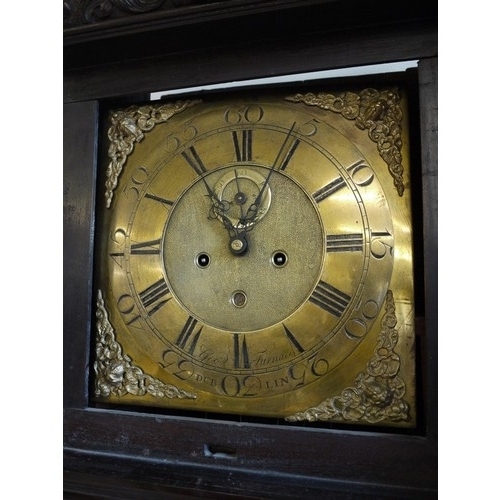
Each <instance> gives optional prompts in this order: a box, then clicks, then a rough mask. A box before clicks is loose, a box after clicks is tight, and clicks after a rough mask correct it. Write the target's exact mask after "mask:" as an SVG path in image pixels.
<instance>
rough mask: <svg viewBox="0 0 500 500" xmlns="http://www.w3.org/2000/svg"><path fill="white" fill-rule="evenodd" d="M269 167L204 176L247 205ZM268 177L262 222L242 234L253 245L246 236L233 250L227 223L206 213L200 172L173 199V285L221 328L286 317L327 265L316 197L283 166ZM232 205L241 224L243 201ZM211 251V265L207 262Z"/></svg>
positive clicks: (169, 227)
mask: <svg viewBox="0 0 500 500" xmlns="http://www.w3.org/2000/svg"><path fill="white" fill-rule="evenodd" d="M268 172H269V169H268V168H265V167H249V168H248V169H243V168H238V186H236V178H235V173H234V168H233V167H223V168H220V169H218V170H215V171H214V172H210V173H208V174H206V175H205V180H206V181H207V182H208V183H209V184H210V185H214V186H216V188H215V189H214V191H216V192H217V193H218V194H217V195H218V196H221V197H222V196H223V197H224V199H229V200H233V199H234V196H235V195H237V194H238V193H241V192H244V193H245V195H248V198H249V199H248V200H247V202H245V203H244V205H243V206H244V207H246V206H247V205H248V204H249V203H253V200H252V199H251V197H253V196H255V197H256V196H257V194H258V192H259V191H260V190H261V189H262V187H261V186H260V185H259V183H261V182H262V183H263V182H264V181H265V175H267V173H268ZM268 184H269V185H266V190H267V189H269V191H268V192H267V191H266V190H265V192H266V196H265V198H264V200H265V201H264V202H263V205H261V206H262V207H263V209H262V211H261V212H260V215H259V218H258V219H256V220H258V222H257V223H256V224H255V225H254V227H252V229H251V231H250V230H249V231H247V232H246V234H245V238H246V239H248V249H247V250H246V251H242V253H241V254H238V249H239V247H240V246H241V244H242V241H241V235H239V236H236V237H234V238H233V239H232V240H231V241H230V245H231V249H229V248H228V233H227V229H226V227H225V226H224V224H222V223H221V221H220V220H219V219H216V218H215V219H209V218H208V217H207V212H208V204H209V200H208V199H207V196H206V188H205V185H204V183H203V182H202V180H200V179H198V180H196V181H195V182H194V183H193V184H192V185H191V186H190V187H188V188H187V189H186V191H185V192H184V193H183V194H182V196H181V197H180V198H179V200H178V201H177V202H176V204H175V205H174V206H173V208H172V211H171V213H170V216H169V218H168V221H167V224H166V226H165V230H164V235H163V245H162V248H163V262H164V268H165V275H166V277H167V281H168V286H169V290H171V292H172V295H174V297H176V298H177V300H178V302H179V303H180V304H181V305H182V306H183V307H184V308H185V309H186V310H187V312H188V313H189V314H190V315H191V316H193V317H194V318H196V319H198V320H200V321H202V322H203V323H205V324H207V325H210V326H213V327H215V328H218V329H220V330H226V331H229V332H251V331H256V330H261V329H264V328H267V327H269V326H272V325H275V324H277V323H279V322H281V321H283V320H284V319H285V318H287V317H288V316H290V315H291V314H292V313H293V312H294V311H296V310H297V309H298V308H299V307H300V306H301V305H302V304H303V303H304V302H305V301H306V300H308V298H309V296H310V294H311V292H312V290H313V289H314V288H315V286H316V285H317V283H318V280H319V277H320V274H321V271H322V268H323V260H324V251H323V249H324V241H325V235H324V229H323V225H322V223H321V219H320V215H319V213H318V210H317V208H316V205H315V203H314V202H313V200H312V198H311V197H310V196H309V195H308V194H307V193H306V192H305V190H304V189H303V188H302V187H301V186H300V185H299V184H297V183H296V182H295V181H293V180H292V179H291V177H289V176H288V175H286V174H284V173H280V172H276V173H275V174H274V175H273V176H272V178H271V180H270V181H269V183H268ZM238 187H239V188H240V189H238ZM271 192H272V197H273V201H272V203H270V198H271ZM228 193H229V195H228ZM232 209H233V210H234V214H235V215H234V220H235V224H237V223H238V220H239V214H240V206H236V205H235V206H233V207H232ZM231 215H232V213H231V214H230V215H228V217H230V216H231ZM186 241H189V242H190V244H189V245H188V246H186V244H185V242H186ZM233 246H234V249H233ZM206 256H210V260H209V264H210V265H203V264H206V263H207V262H208V259H207V258H206Z"/></svg>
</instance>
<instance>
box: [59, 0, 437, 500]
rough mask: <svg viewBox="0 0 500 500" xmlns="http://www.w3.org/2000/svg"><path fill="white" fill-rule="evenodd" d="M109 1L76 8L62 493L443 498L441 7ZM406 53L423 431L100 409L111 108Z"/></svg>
mask: <svg viewBox="0 0 500 500" xmlns="http://www.w3.org/2000/svg"><path fill="white" fill-rule="evenodd" d="M94 3H95V2H94ZM97 3H100V4H102V5H101V7H102V10H101V11H100V13H101V14H100V16H97V15H96V10H95V9H94V11H91V9H90V6H91V5H90V4H91V2H76V1H74V2H66V3H65V8H66V11H65V29H64V100H65V104H64V498H68V499H83V498H95V499H99V498H120V499H139V498H140V499H143V498H148V499H151V500H154V499H164V498H168V499H177V498H179V499H180V498H217V499H222V498H245V499H250V498H300V499H305V498H315V497H321V498H346V499H347V498H356V499H361V498H405V499H408V498H418V499H423V498H436V497H437V133H436V129H437V126H436V123H437V112H436V108H437V2H427V1H424V2H418V3H413V2H412V3H411V5H410V3H408V2H401V1H399V2H397V1H393V0H382V1H381V2H372V1H367V0H350V1H347V0H336V1H319V0H318V1H305V0H295V1H293V0H288V1H285V0H276V1H257V0H230V1H225V2H222V1H220V2H200V1H196V0H194V1H177V2H175V1H169V2H156V3H155V2H150V9H149V10H148V11H145V10H146V9H143V12H136V11H137V9H136V11H134V10H133V9H130V8H128V7H126V5H129V6H130V5H131V4H134V3H135V4H138V5H139V4H141V2H110V1H108V2H106V1H102V2H97ZM146 4H147V2H142V5H146ZM120 6H121V7H120ZM105 7H106V8H107V9H108V11H106V12H108V14H107V17H105V16H104V12H105ZM92 12H93V17H92V15H91V14H92ZM396 61H417V64H416V68H415V69H414V70H412V71H409V72H407V73H408V74H407V75H405V76H404V79H405V81H406V82H407V83H408V85H409V87H410V88H411V89H412V98H413V101H412V102H413V103H414V105H413V106H412V109H411V114H412V116H413V121H412V123H413V125H412V129H413V133H412V148H413V150H414V151H413V153H412V166H413V170H414V171H415V172H416V174H415V175H414V176H413V177H414V178H413V179H412V182H413V195H414V198H415V200H414V212H415V221H414V228H415V240H416V256H417V260H416V276H415V286H416V294H417V297H418V302H417V304H418V305H417V311H416V313H417V314H416V316H417V318H416V319H417V343H416V348H417V351H416V358H417V362H418V370H417V375H418V381H417V390H418V395H419V396H418V415H419V416H418V422H417V426H416V428H414V429H410V430H394V429H389V428H377V427H373V428H368V427H367V428H365V427H349V426H341V425H334V424H331V425H314V424H303V425H292V424H286V423H283V422H270V421H269V420H266V419H255V418H248V419H243V418H241V419H238V418H235V417H228V416H224V415H217V416H213V415H198V414H182V413H180V412H165V411H156V410H145V409H142V410H140V409H136V408H126V407H125V408H118V407H116V406H115V407H103V406H102V405H101V406H96V405H95V404H93V403H92V398H91V395H92V384H91V381H92V370H91V366H92V356H93V354H92V347H91V346H92V344H91V342H92V338H93V330H92V329H93V326H94V318H93V309H94V308H93V266H94V242H95V241H94V235H95V230H96V226H95V224H96V204H97V200H96V196H97V194H96V193H97V192H98V191H99V188H98V177H99V172H98V168H97V166H98V165H99V164H100V163H101V162H102V161H103V155H104V154H105V152H103V151H102V148H101V147H100V141H101V138H102V136H103V126H104V117H103V114H104V112H105V111H106V110H107V109H108V108H109V106H110V105H111V104H116V103H120V104H127V103H131V102H136V101H141V100H146V99H147V98H148V95H149V93H151V92H156V91H163V90H168V89H182V88H188V87H198V86H207V85H211V84H217V83H222V82H234V81H244V80H248V79H257V78H265V77H270V76H279V75H289V74H300V73H307V72H313V71H321V70H327V69H340V68H349V67H358V66H365V65H371V64H380V63H390V62H396ZM402 78H403V77H402ZM299 79H300V77H299ZM367 81H369V79H368V80H367Z"/></svg>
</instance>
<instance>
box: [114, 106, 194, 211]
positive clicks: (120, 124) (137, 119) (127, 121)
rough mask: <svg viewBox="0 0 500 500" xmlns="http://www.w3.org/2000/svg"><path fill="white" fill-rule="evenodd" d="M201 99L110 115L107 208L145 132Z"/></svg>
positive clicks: (132, 107) (116, 112)
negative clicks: (126, 163) (121, 175)
mask: <svg viewBox="0 0 500 500" xmlns="http://www.w3.org/2000/svg"><path fill="white" fill-rule="evenodd" d="M200 102H201V101H200V100H192V101H176V102H171V103H168V104H159V105H148V106H140V107H139V106H131V107H129V108H127V109H125V110H119V111H115V112H113V113H112V114H111V117H110V120H111V127H110V128H109V130H108V138H109V140H110V142H111V144H110V146H109V149H108V155H109V157H110V158H111V162H110V163H109V165H108V169H107V171H106V176H107V181H106V193H105V195H104V196H105V198H106V206H107V207H108V208H109V207H110V206H111V201H112V199H113V191H114V189H115V187H116V185H117V184H118V177H119V176H120V174H121V172H122V169H123V165H124V164H125V162H126V161H127V157H128V155H129V154H130V153H132V151H133V149H134V145H135V143H136V142H140V141H142V139H144V132H148V131H150V130H151V129H152V128H153V127H154V126H155V125H156V124H157V123H162V122H166V121H167V120H169V119H170V118H171V117H172V116H173V115H175V114H177V113H181V112H182V111H184V110H185V109H186V108H189V107H191V106H193V105H195V104H198V103H200Z"/></svg>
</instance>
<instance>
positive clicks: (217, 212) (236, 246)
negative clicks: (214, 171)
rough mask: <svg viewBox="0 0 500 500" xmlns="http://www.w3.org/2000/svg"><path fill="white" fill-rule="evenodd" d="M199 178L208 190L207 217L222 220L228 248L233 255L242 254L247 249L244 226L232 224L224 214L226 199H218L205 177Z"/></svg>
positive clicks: (227, 205) (227, 206) (226, 205)
mask: <svg viewBox="0 0 500 500" xmlns="http://www.w3.org/2000/svg"><path fill="white" fill-rule="evenodd" d="M201 179H202V180H203V183H204V184H205V188H206V190H207V192H208V196H209V198H210V202H211V207H210V211H209V218H211V219H215V218H218V219H221V220H222V223H223V224H224V227H225V228H226V230H227V232H228V233H229V250H230V251H231V253H232V254H233V255H243V254H244V253H245V252H246V251H247V249H248V241H247V238H246V230H245V228H242V229H241V230H238V229H237V228H236V227H234V226H233V223H232V222H231V220H230V219H229V217H228V216H227V215H226V212H227V211H228V210H229V202H228V201H226V200H219V198H217V196H216V194H215V193H214V191H213V190H212V188H211V187H210V186H209V185H208V182H207V181H206V179H205V177H204V176H202V178H201Z"/></svg>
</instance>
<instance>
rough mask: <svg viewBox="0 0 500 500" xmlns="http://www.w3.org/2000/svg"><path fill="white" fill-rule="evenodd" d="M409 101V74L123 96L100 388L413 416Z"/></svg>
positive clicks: (334, 413) (201, 401) (240, 408)
mask: <svg viewBox="0 0 500 500" xmlns="http://www.w3.org/2000/svg"><path fill="white" fill-rule="evenodd" d="M406 115H407V111H406V100H405V97H404V92H403V91H402V90H401V89H395V88H391V89H382V90H374V89H365V90H363V91H360V92H344V93H339V94H338V95H334V94H331V93H318V94H314V93H310V92H309V93H307V92H306V93H300V94H294V95H290V94H289V93H288V94H281V95H277V94H272V95H270V94H269V95H267V96H266V95H263V96H259V95H258V94H255V95H252V97H245V96H241V95H225V96H223V97H217V96H210V95H207V96H204V98H203V100H192V101H176V102H175V103H170V104H169V103H167V104H163V103H162V104H158V105H152V104H151V105H147V106H142V107H137V106H134V107H130V108H126V109H123V110H119V111H114V112H113V113H112V114H111V127H110V129H109V133H108V137H109V140H110V146H109V157H110V161H109V165H108V171H107V180H106V188H105V196H104V198H105V200H104V202H103V207H105V208H103V210H102V227H103V231H102V232H101V237H100V241H99V246H100V254H99V259H100V260H99V265H98V276H97V290H96V297H97V299H96V301H97V304H98V305H97V309H96V313H97V314H98V318H99V321H98V322H97V346H96V362H95V373H96V380H95V387H96V391H95V398H96V400H98V401H106V402H108V403H109V402H110V403H116V404H120V403H126V404H135V405H145V406H156V407H164V408H180V409H187V410H198V411H204V412H217V413H230V414H240V415H257V416H264V417H280V418H286V419H288V420H289V421H299V420H308V421H314V420H323V421H332V422H343V423H362V424H375V425H389V426H407V427H410V426H414V425H415V422H416V411H415V399H416V398H415V364H414V354H413V352H414V334H415V332H414V330H415V328H414V296H413V259H412V226H411V220H412V219H411V209H410V207H411V199H410V196H411V186H410V181H409V171H410V165H409V144H408V130H407V129H408V125H407V116H406ZM127 374H128V375H127ZM127 377H129V379H130V380H129V379H128V378H127ZM127 381H128V382H127ZM127 384H128V385H127ZM148 387H150V388H151V389H150V390H148Z"/></svg>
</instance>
